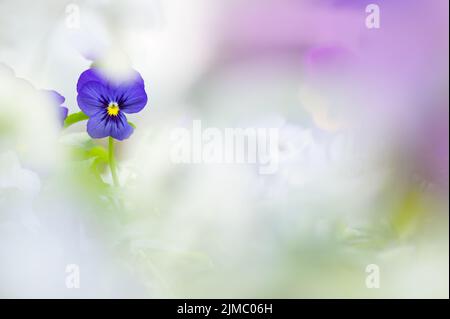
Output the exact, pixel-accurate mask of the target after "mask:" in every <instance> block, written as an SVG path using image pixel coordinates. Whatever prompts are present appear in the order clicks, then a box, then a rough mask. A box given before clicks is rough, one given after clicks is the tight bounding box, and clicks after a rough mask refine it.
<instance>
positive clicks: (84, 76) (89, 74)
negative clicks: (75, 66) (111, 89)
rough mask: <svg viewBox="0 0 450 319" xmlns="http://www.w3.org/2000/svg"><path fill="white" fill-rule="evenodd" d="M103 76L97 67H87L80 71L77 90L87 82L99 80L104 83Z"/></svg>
mask: <svg viewBox="0 0 450 319" xmlns="http://www.w3.org/2000/svg"><path fill="white" fill-rule="evenodd" d="M105 81H106V80H105V77H104V76H102V74H101V73H100V71H99V70H98V69H97V68H91V69H87V70H86V71H84V72H83V73H81V75H80V77H79V78H78V82H77V92H80V90H81V88H82V87H83V86H84V85H85V84H86V83H88V82H100V83H103V84H105Z"/></svg>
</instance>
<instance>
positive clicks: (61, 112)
mask: <svg viewBox="0 0 450 319" xmlns="http://www.w3.org/2000/svg"><path fill="white" fill-rule="evenodd" d="M43 91H44V93H45V94H47V96H49V98H50V100H51V101H52V102H53V104H55V106H57V107H58V119H59V122H60V123H61V126H62V125H64V120H65V119H66V117H67V113H69V109H68V108H67V107H65V106H64V105H62V104H63V103H64V101H65V100H66V99H65V97H64V96H62V95H61V94H59V93H58V92H56V91H54V90H43Z"/></svg>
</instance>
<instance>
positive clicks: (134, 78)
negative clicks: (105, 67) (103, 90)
mask: <svg viewBox="0 0 450 319" xmlns="http://www.w3.org/2000/svg"><path fill="white" fill-rule="evenodd" d="M92 81H94V82H100V83H102V84H103V85H105V86H109V85H111V86H121V85H128V86H134V85H136V86H141V87H144V79H143V78H142V76H141V75H140V74H139V72H137V71H135V70H131V71H130V74H129V76H127V78H126V79H123V80H122V81H113V80H112V79H109V78H108V77H107V76H106V75H105V73H104V72H102V71H101V70H100V69H99V68H98V67H92V68H90V69H87V70H86V71H84V72H83V73H81V75H80V77H79V78H78V83H77V92H80V90H81V88H82V87H83V86H84V85H85V84H86V83H88V82H92Z"/></svg>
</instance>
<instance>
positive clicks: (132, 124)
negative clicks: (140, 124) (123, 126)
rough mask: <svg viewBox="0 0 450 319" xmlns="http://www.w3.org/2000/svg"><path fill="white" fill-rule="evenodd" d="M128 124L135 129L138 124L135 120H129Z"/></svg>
mask: <svg viewBox="0 0 450 319" xmlns="http://www.w3.org/2000/svg"><path fill="white" fill-rule="evenodd" d="M128 124H130V125H131V126H132V127H133V128H134V129H136V125H135V124H134V123H133V122H130V121H128Z"/></svg>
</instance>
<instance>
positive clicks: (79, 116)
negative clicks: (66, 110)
mask: <svg viewBox="0 0 450 319" xmlns="http://www.w3.org/2000/svg"><path fill="white" fill-rule="evenodd" d="M88 118H89V117H88V116H87V115H86V114H84V113H83V112H78V113H72V114H70V115H69V116H68V117H67V118H66V120H65V121H64V128H67V127H69V126H71V125H72V124H75V123H78V122H81V121H85V120H87V119H88Z"/></svg>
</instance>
